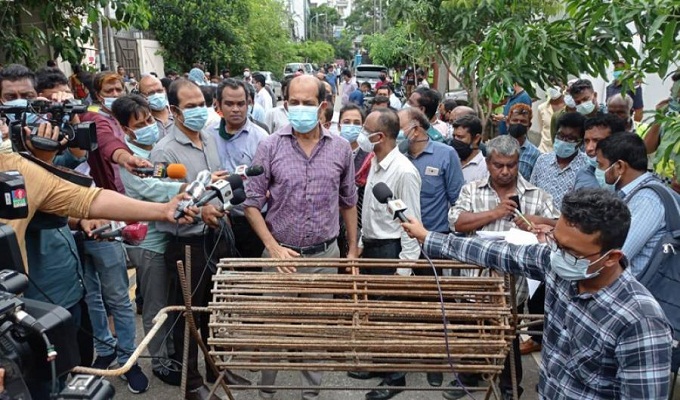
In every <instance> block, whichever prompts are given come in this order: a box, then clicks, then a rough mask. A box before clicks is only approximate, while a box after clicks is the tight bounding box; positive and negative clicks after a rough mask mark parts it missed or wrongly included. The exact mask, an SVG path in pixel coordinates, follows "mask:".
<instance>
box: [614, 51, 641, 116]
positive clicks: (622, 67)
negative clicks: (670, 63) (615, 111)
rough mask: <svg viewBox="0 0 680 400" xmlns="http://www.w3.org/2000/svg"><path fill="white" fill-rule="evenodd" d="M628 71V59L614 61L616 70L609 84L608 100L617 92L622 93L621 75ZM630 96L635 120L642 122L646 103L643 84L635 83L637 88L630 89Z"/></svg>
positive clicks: (628, 93) (628, 92)
mask: <svg viewBox="0 0 680 400" xmlns="http://www.w3.org/2000/svg"><path fill="white" fill-rule="evenodd" d="M625 71H626V61H625V60H618V61H617V62H615V63H614V72H612V79H613V81H612V83H610V84H609V85H608V86H607V98H606V100H607V101H609V99H610V98H611V97H613V96H614V95H617V94H621V91H622V90H623V85H622V83H621V80H620V79H621V75H623V73H624V72H625ZM625 94H627V95H628V96H630V97H631V98H633V108H632V109H633V110H634V111H633V112H634V118H635V121H637V122H640V121H642V111H643V109H644V108H645V103H644V100H643V99H642V85H639V84H636V85H635V90H630V89H628V91H627V93H625Z"/></svg>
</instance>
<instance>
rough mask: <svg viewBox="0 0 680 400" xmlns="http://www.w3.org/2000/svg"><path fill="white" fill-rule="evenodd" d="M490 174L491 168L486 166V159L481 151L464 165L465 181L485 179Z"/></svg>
mask: <svg viewBox="0 0 680 400" xmlns="http://www.w3.org/2000/svg"><path fill="white" fill-rule="evenodd" d="M487 176H489V170H488V169H487V168H486V159H484V154H482V152H481V151H480V152H479V153H477V155H476V156H474V157H472V160H470V162H468V163H467V164H465V165H463V179H465V183H470V182H474V181H478V180H480V179H484V178H486V177H487Z"/></svg>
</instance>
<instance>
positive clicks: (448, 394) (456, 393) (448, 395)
mask: <svg viewBox="0 0 680 400" xmlns="http://www.w3.org/2000/svg"><path fill="white" fill-rule="evenodd" d="M463 385H466V386H468V383H466V382H463ZM449 386H451V387H452V389H450V390H445V391H444V392H442V396H444V398H445V399H447V400H457V399H460V398H463V397H465V396H467V392H466V391H465V390H463V388H461V387H460V386H458V382H457V381H452V382H451V383H449ZM469 386H476V384H471V385H469Z"/></svg>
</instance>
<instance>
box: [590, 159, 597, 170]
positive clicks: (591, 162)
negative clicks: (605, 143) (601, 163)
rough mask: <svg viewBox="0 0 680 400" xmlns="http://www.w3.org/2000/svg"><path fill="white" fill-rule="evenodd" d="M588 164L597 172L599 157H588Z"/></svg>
mask: <svg viewBox="0 0 680 400" xmlns="http://www.w3.org/2000/svg"><path fill="white" fill-rule="evenodd" d="M588 164H589V165H590V166H591V167H593V168H595V169H596V170H597V157H588Z"/></svg>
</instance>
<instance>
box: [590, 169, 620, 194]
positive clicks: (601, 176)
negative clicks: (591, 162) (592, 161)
mask: <svg viewBox="0 0 680 400" xmlns="http://www.w3.org/2000/svg"><path fill="white" fill-rule="evenodd" d="M606 173H607V171H603V170H601V169H599V168H597V167H596V168H595V179H597V183H599V184H600V187H601V188H602V189H607V190H611V191H612V192H613V191H614V190H616V188H615V186H614V185H610V184H608V183H607V179H606V178H605V174H606Z"/></svg>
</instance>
